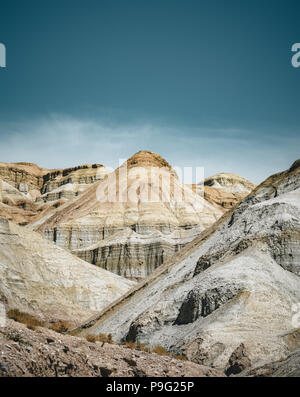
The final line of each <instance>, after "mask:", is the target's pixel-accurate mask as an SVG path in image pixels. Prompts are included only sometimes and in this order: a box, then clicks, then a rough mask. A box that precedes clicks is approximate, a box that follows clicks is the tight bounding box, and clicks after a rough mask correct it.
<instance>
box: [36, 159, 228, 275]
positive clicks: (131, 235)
mask: <svg viewBox="0 0 300 397" xmlns="http://www.w3.org/2000/svg"><path fill="white" fill-rule="evenodd" d="M126 166H127V169H126V170H125V169H124V167H120V168H119V169H117V170H116V171H115V172H114V173H112V174H110V175H109V176H108V177H107V178H106V179H105V180H104V181H102V182H100V183H97V184H95V185H93V186H92V187H91V188H90V189H88V190H87V191H86V192H85V193H83V194H82V195H81V196H80V197H79V198H78V200H76V201H75V202H73V203H71V204H70V205H69V206H68V207H67V208H63V209H62V210H61V211H57V212H56V213H55V215H54V216H53V217H51V218H49V219H47V220H46V221H45V222H44V223H43V224H40V225H39V227H38V230H39V231H40V232H43V233H44V234H45V236H46V237H47V238H48V239H49V240H52V241H54V242H55V243H56V244H57V245H58V246H60V247H62V248H65V249H69V250H71V251H72V252H73V253H74V254H76V255H78V256H79V257H80V258H83V259H84V260H87V261H89V262H90V263H93V264H95V265H98V266H101V267H103V268H105V269H108V270H111V271H113V272H116V273H117V274H119V275H122V276H125V277H130V278H141V277H145V276H147V275H148V274H150V273H151V272H152V271H153V270H154V269H156V268H157V267H158V266H160V265H161V264H162V263H163V262H164V261H165V260H166V259H167V258H169V257H170V256H171V255H173V254H174V253H175V252H178V251H179V250H180V249H181V248H182V247H183V246H184V245H185V244H187V243H188V242H189V241H191V240H192V239H193V238H194V237H195V236H196V235H197V234H199V233H200V232H201V231H202V230H204V229H205V228H207V227H208V226H210V225H212V224H213V223H214V222H215V221H216V220H217V219H218V218H219V217H220V216H221V215H222V213H223V212H222V211H221V210H219V209H217V208H215V207H214V206H213V205H211V204H210V203H208V202H207V201H206V200H205V199H204V198H203V197H201V196H199V195H198V194H196V193H195V192H193V191H192V190H191V189H190V188H188V187H184V185H182V183H181V182H180V181H179V179H178V177H177V175H176V174H175V172H174V171H173V170H172V169H171V167H170V165H168V163H166V161H165V160H163V159H162V158H161V157H160V156H158V155H156V154H155V153H152V152H139V153H137V154H136V155H134V156H133V157H132V158H130V159H129V160H128V161H127V163H126Z"/></svg>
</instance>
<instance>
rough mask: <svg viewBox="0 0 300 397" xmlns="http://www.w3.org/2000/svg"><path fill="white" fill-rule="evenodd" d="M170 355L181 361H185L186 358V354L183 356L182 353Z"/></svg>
mask: <svg viewBox="0 0 300 397" xmlns="http://www.w3.org/2000/svg"><path fill="white" fill-rule="evenodd" d="M172 356H173V357H174V358H176V359H177V360H182V361H186V360H187V358H186V356H184V355H183V354H172Z"/></svg>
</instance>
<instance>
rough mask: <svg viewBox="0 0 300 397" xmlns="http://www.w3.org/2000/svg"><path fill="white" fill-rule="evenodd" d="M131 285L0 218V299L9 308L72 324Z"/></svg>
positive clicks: (105, 304) (99, 307)
mask: <svg viewBox="0 0 300 397" xmlns="http://www.w3.org/2000/svg"><path fill="white" fill-rule="evenodd" d="M133 285H134V284H133V282H131V281H129V280H126V279H123V278H122V277H119V276H117V275H115V274H113V273H110V272H107V271H105V270H104V269H101V268H98V267H96V266H92V265H90V264H89V263H86V262H84V261H82V260H80V259H78V258H77V257H76V256H73V255H71V254H70V253H69V252H67V251H64V250H63V249H61V248H59V247H57V246H55V244H53V243H51V242H48V241H47V240H46V239H45V238H43V237H42V236H40V235H39V234H38V233H35V232H32V231H30V230H28V229H26V228H24V227H20V226H17V225H15V224H13V223H11V222H8V221H7V220H6V219H4V218H0V300H1V301H4V302H5V303H6V306H7V307H8V308H18V309H20V310H22V311H25V312H30V313H34V314H40V315H43V316H46V317H50V318H56V319H64V320H69V321H71V322H74V321H75V322H76V321H79V320H80V319H84V318H87V317H89V316H90V315H91V314H92V313H95V312H96V311H99V310H101V309H102V308H104V307H105V306H107V305H108V304H109V303H110V302H112V301H113V300H115V299H116V298H117V297H119V296H121V295H122V294H123V293H124V292H126V291H128V289H130V288H131V287H132V286H133Z"/></svg>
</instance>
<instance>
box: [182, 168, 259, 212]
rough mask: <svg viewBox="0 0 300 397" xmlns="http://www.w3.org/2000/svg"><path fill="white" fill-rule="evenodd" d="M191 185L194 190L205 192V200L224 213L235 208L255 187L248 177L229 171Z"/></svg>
mask: <svg viewBox="0 0 300 397" xmlns="http://www.w3.org/2000/svg"><path fill="white" fill-rule="evenodd" d="M189 186H190V187H191V188H192V190H193V191H194V192H196V193H198V194H200V195H203V194H204V198H205V200H206V201H208V202H209V203H210V204H212V205H213V206H215V207H216V208H217V209H218V210H220V211H222V213H225V212H226V211H228V210H229V209H232V208H234V207H235V206H236V205H237V204H238V203H239V202H240V201H241V200H242V199H243V198H245V197H246V196H247V195H248V194H249V193H250V192H252V190H253V189H254V188H255V185H254V184H253V183H252V182H249V181H247V179H244V178H242V177H240V176H238V175H235V174H228V173H222V174H216V175H213V176H211V177H209V178H206V179H205V180H204V182H203V183H201V184H198V185H189Z"/></svg>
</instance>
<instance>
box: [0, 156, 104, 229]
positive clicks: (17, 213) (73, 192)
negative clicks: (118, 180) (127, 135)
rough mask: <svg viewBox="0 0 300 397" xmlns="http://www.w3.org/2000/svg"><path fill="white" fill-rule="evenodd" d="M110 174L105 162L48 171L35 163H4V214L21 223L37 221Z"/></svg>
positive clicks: (0, 167)
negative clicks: (104, 164) (103, 163)
mask: <svg viewBox="0 0 300 397" xmlns="http://www.w3.org/2000/svg"><path fill="white" fill-rule="evenodd" d="M108 173H109V171H108V170H107V169H106V168H105V167H104V166H103V165H101V164H86V165H81V166H78V167H73V168H67V169H55V170H48V169H45V168H40V167H39V166H37V165H36V164H32V163H0V216H3V217H5V218H6V219H8V220H10V221H13V222H15V223H17V224H20V225H28V224H30V223H33V222H36V221H38V220H39V219H40V218H41V217H42V216H46V215H47V216H49V215H50V214H52V213H53V212H55V211H56V209H57V208H58V207H60V206H61V205H63V204H65V203H66V202H68V201H71V200H74V199H75V198H76V197H77V196H78V195H79V194H80V193H81V192H83V191H84V190H85V189H87V188H88V187H89V186H90V185H91V184H93V183H94V182H95V181H97V180H100V179H103V178H104V177H105V175H107V174H108Z"/></svg>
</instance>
